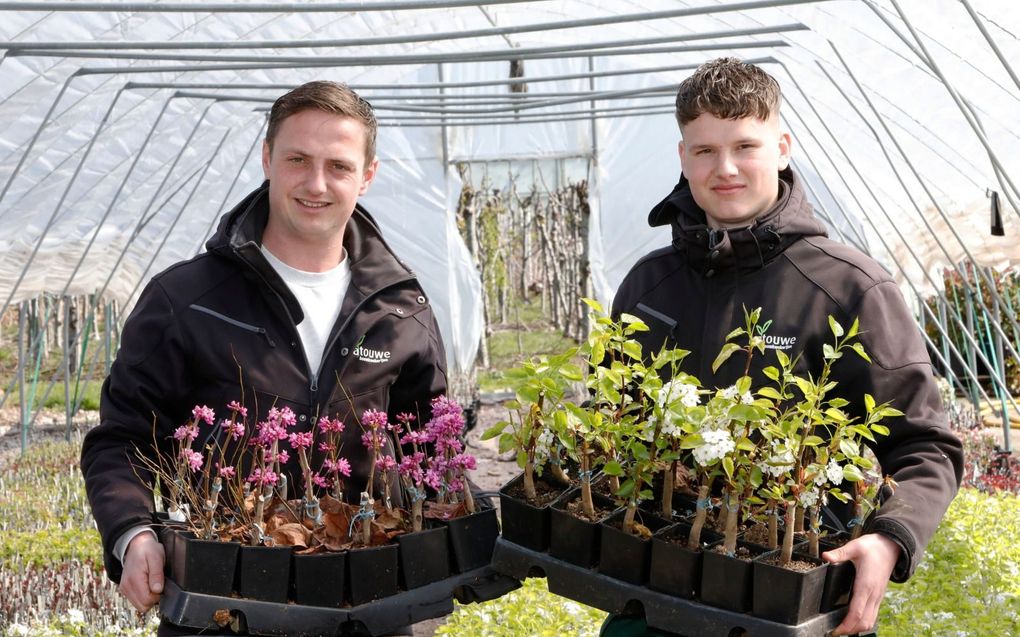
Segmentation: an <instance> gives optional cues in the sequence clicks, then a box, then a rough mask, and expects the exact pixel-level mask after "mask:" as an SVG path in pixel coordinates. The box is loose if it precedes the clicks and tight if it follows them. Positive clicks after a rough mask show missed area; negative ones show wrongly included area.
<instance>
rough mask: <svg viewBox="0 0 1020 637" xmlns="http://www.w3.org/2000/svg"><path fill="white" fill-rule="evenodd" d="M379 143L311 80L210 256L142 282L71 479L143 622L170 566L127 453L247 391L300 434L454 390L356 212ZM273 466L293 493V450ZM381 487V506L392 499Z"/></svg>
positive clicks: (425, 312)
mask: <svg viewBox="0 0 1020 637" xmlns="http://www.w3.org/2000/svg"><path fill="white" fill-rule="evenodd" d="M375 137H376V121H375V116H374V115H373V113H372V108H371V106H370V105H369V104H368V103H367V102H366V101H365V100H363V99H361V98H360V97H359V96H358V95H357V94H356V93H355V92H354V91H352V90H350V89H349V88H348V87H346V86H344V85H341V84H336V83H333V82H309V83H308V84H305V85H302V86H299V87H297V88H296V89H294V90H293V91H291V92H289V93H287V94H286V95H284V96H282V97H280V98H279V99H278V100H277V101H276V103H275V104H274V105H273V108H272V110H271V112H270V118H269V127H268V130H267V135H266V139H265V142H264V143H263V147H262V167H263V170H264V173H265V177H266V180H267V181H266V182H264V183H263V184H262V185H261V186H260V187H259V188H257V189H256V190H255V191H253V192H252V193H250V194H249V195H248V196H247V197H245V199H244V200H242V201H241V202H240V203H239V204H238V205H237V206H236V207H235V208H234V209H233V210H231V211H230V212H228V213H227V214H225V215H224V216H223V218H222V219H221V221H220V225H219V228H218V229H217V231H216V233H215V235H214V236H213V237H212V238H211V239H210V240H209V241H208V242H207V243H206V252H204V253H202V254H200V255H198V256H196V257H195V258H193V259H191V260H189V261H185V262H183V263H178V264H176V265H174V266H171V267H170V268H168V269H167V270H165V271H164V272H162V273H160V274H157V275H156V276H154V277H153V278H152V280H151V281H150V282H149V284H148V285H147V286H146V288H145V290H144V291H143V292H142V294H141V296H140V298H139V300H138V303H137V304H136V306H135V308H134V310H133V311H132V313H131V315H130V316H129V317H128V319H127V322H126V323H125V325H124V330H123V334H122V338H121V344H120V351H119V352H118V354H117V359H116V360H115V361H114V363H113V366H112V368H111V370H110V375H109V377H108V378H107V380H106V383H105V384H104V386H103V394H102V401H101V406H100V418H101V422H100V425H99V426H98V427H96V428H95V429H93V430H92V431H90V432H89V434H88V435H87V436H86V439H85V442H84V445H83V448H82V461H81V467H82V472H83V474H84V476H85V486H86V490H87V492H88V496H89V501H90V503H91V505H92V510H93V513H94V515H95V518H96V522H97V525H98V527H99V531H100V533H101V535H102V540H103V547H104V551H105V555H104V559H105V563H106V569H107V573H108V574H109V576H110V577H111V579H113V580H114V581H116V582H119V584H120V591H121V593H122V594H123V595H124V596H125V597H126V598H127V599H128V600H129V601H130V602H131V604H132V605H133V606H134V607H135V608H137V609H138V610H140V611H144V610H147V609H149V608H151V607H152V606H153V605H154V604H155V603H156V602H157V601H158V600H159V598H160V595H161V593H162V590H163V565H164V559H165V558H164V553H163V547H162V546H161V545H160V544H159V541H158V540H157V538H156V535H155V533H153V532H152V528H151V523H152V511H153V496H152V492H151V490H150V487H149V486H148V485H147V484H146V482H150V483H151V478H152V477H151V476H149V475H146V474H144V473H143V474H142V475H138V474H136V470H137V469H136V468H135V467H134V465H137V464H138V463H137V462H136V461H135V459H134V454H135V449H136V448H137V449H140V450H146V451H150V452H152V453H160V454H163V455H164V456H167V455H170V454H172V450H171V448H170V445H171V443H172V438H171V434H172V432H173V430H174V428H175V427H177V426H179V425H181V424H183V423H184V422H185V421H186V420H187V418H188V415H189V414H190V412H191V409H192V407H194V406H195V405H202V404H204V405H209V406H213V407H214V408H218V409H224V408H225V407H226V405H227V403H228V402H229V401H232V400H241V398H242V392H243V397H244V398H245V401H246V406H247V408H248V410H249V413H251V414H252V416H253V418H252V422H255V421H258V420H262V419H264V412H265V410H266V409H268V408H269V407H270V406H275V407H277V408H280V409H282V408H283V407H285V406H286V407H289V408H290V409H291V410H292V411H293V412H294V413H295V414H297V420H298V424H297V429H298V430H302V431H304V430H308V429H310V428H311V427H312V426H313V423H315V422H317V421H318V418H319V416H326V415H328V416H330V417H333V418H337V417H338V418H340V419H341V420H346V421H348V422H349V423H352V424H353V423H354V422H355V421H354V418H353V417H354V415H355V413H357V414H360V413H363V412H364V411H365V410H367V409H376V410H380V411H383V412H387V413H389V414H390V419H391V421H392V420H393V419H394V418H395V416H396V414H398V413H401V412H407V413H412V414H413V413H427V410H428V405H429V401H430V400H431V399H432V398H433V397H435V396H436V395H438V394H441V393H444V392H445V390H446V385H447V381H446V359H445V354H444V350H443V344H442V341H441V338H440V334H439V329H438V326H437V325H436V320H435V317H434V316H433V313H432V309H431V306H430V305H429V302H428V299H427V298H426V296H425V293H424V291H423V290H422V288H421V285H420V284H419V282H418V280H417V279H416V278H415V275H414V274H413V273H412V272H411V271H410V270H409V269H408V268H407V266H405V265H404V264H403V263H402V262H401V261H400V260H399V258H398V257H397V256H396V255H395V254H393V252H392V251H391V250H390V248H389V246H387V244H386V242H385V241H384V240H383V238H382V235H381V233H380V231H379V228H378V227H377V226H376V224H375V222H374V221H373V219H372V218H371V216H369V214H368V212H367V211H365V209H364V208H362V207H361V206H360V205H359V204H358V197H360V196H361V195H363V194H365V192H366V191H367V190H368V187H369V186H370V185H371V183H372V180H373V179H374V178H375V175H376V171H377V170H378V166H379V164H378V160H377V159H376V157H375ZM362 351H373V352H380V353H383V354H385V355H384V356H375V357H369V358H366V357H365V356H363V355H361V354H360V353H359V352H362ZM239 369H240V373H241V376H242V379H241V384H239V382H238V370H239ZM242 385H243V386H242ZM216 406H219V407H216ZM256 406H257V407H258V408H259V409H261V410H262V411H261V412H259V413H256ZM355 410H356V411H355ZM153 427H155V431H153ZM360 434H361V432H360V431H359V430H358V427H356V426H348V427H347V428H346V430H345V432H344V436H345V437H346V443H347V444H346V445H345V446H344V455H345V456H346V457H347V459H348V460H349V461H350V463H351V466H352V475H351V477H350V478H349V481H348V484H347V486H348V489H347V491H346V493H347V494H348V495H349V496H350V497H356V496H357V494H359V493H360V492H361V491H362V490H363V489H364V487H365V483H366V482H367V478H368V476H369V468H370V463H371V460H370V457H369V455H368V452H367V451H366V450H365V449H364V447H363V446H362V444H361V442H360ZM153 440H155V441H156V443H157V444H158V445H159V449H158V451H156V450H152V449H151V447H152V443H153ZM384 451H385V450H384ZM392 452H393V451H392V449H390V450H389V451H388V453H391V454H392ZM283 468H284V472H285V473H286V474H287V476H288V478H289V480H288V485H289V487H290V489H291V491H292V493H291V497H297V494H296V490H297V489H300V487H301V471H300V467H299V466H298V454H293V457H291V458H290V460H289V461H288V462H287V463H286V464H285V465H284V467H283ZM376 479H377V481H378V484H377V485H376V492H377V493H379V492H381V491H382V490H384V489H387V488H388V489H391V494H393V495H394V497H397V498H398V497H399V494H398V492H397V491H396V490H395V488H396V485H395V484H394V483H392V482H391V483H386V482H384V481H383V480H382V479H380V474H379V473H377V474H376ZM174 630H175V627H171V626H168V625H166V624H165V623H164V625H162V626H161V629H160V633H161V634H172V633H173V631H174ZM191 632H193V631H191ZM402 634H410V632H409V631H405V632H404V633H402Z"/></svg>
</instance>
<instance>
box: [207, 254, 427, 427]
mask: <svg viewBox="0 0 1020 637" xmlns="http://www.w3.org/2000/svg"><path fill="white" fill-rule="evenodd" d="M235 254H237V256H238V257H239V258H240V259H241V260H242V261H243V262H245V263H246V264H248V267H250V268H251V269H252V270H254V272H255V274H257V275H258V277H259V278H260V279H262V282H263V283H264V284H265V285H266V287H267V288H268V289H269V290H270V291H271V292H272V293H273V295H274V296H275V297H276V299H277V300H278V301H279V302H280V305H281V306H283V311H284V312H285V313H286V314H287V318H288V319H290V324H291V327H293V328H294V331H295V336H296V337H297V339H298V341H300V340H301V335H300V334H298V333H297V324H296V323H295V322H294V317H293V316H292V315H291V313H290V308H288V307H287V302H286V301H285V300H284V299H283V297H282V296H281V295H280V292H279V291H277V289H276V288H274V287H273V286H272V285H270V283H269V281H267V280H266V277H265V276H263V275H262V272H260V271H259V269H258V268H257V267H255V265H254V264H252V263H251V262H250V261H249V260H248V259H247V258H245V256H244V255H242V254H240V253H239V251H235ZM413 280H414V277H413V276H409V277H405V278H403V279H399V280H397V281H394V282H392V283H390V284H389V285H387V286H385V287H381V288H379V289H377V290H374V291H373V292H372V293H371V294H369V295H367V296H366V297H365V298H363V299H362V300H361V302H360V303H358V304H357V305H356V306H354V309H353V310H352V311H351V313H350V314H349V315H348V316H347V318H346V319H345V320H344V322H343V324H341V326H340V329H339V330H337V331H336V335H335V336H334V337H333V338H332V339H330V341H329V342H328V343H326V347H325V348H324V349H323V350H322V361H321V362H320V363H319V369H318V370H312V367H311V365H309V364H308V357H307V356H305V353H304V347H302V348H301V356H302V357H303V358H304V359H305V368H307V369H308V375H309V378H310V383H311V384H310V385H309V387H308V390H309V392H310V394H311V396H310V398H311V400H310V401H309V403H308V405H309V408H311V407H313V406H316V405H318V393H319V373H320V372H321V371H322V364H323V362H325V361H326V353H327V352H329V351H330V350H331V349H333V346H334V345H336V340H337V339H338V338H340V335H341V334H343V332H344V330H345V329H347V324H348V323H350V322H351V319H352V318H354V316H355V315H356V314H357V313H358V311H359V310H360V309H361V306H362V305H364V304H365V303H367V302H368V300H369V299H371V298H373V297H375V296H376V295H377V294H379V293H381V292H384V291H386V290H388V289H390V288H391V287H394V286H396V285H398V284H400V283H406V282H408V281H413ZM224 318H226V317H224ZM348 361H350V357H349V356H348V357H347V358H346V359H345V360H344V363H343V367H341V368H340V375H341V376H342V375H343V372H344V370H345V369H347V363H348Z"/></svg>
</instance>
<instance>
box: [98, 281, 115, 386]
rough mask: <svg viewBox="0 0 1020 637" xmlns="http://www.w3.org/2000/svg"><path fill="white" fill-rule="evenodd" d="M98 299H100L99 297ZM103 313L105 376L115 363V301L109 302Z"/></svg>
mask: <svg viewBox="0 0 1020 637" xmlns="http://www.w3.org/2000/svg"><path fill="white" fill-rule="evenodd" d="M97 298H98V297H97ZM104 306H105V308H106V309H105V311H104V312H103V376H106V375H108V374H109V373H110V365H111V364H112V363H113V301H107V302H106V303H105V304H104Z"/></svg>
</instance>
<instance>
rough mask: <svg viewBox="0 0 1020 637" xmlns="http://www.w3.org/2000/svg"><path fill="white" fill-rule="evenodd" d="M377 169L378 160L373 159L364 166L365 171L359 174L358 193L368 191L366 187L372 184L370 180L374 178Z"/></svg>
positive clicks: (361, 193)
mask: <svg viewBox="0 0 1020 637" xmlns="http://www.w3.org/2000/svg"><path fill="white" fill-rule="evenodd" d="M377 170H379V160H378V159H373V160H372V163H370V164H369V165H368V166H365V171H364V172H363V173H362V174H361V188H360V189H359V190H358V195H359V196H360V195H363V194H365V193H366V192H368V187H369V186H370V185H371V184H372V180H373V179H375V172H376V171H377Z"/></svg>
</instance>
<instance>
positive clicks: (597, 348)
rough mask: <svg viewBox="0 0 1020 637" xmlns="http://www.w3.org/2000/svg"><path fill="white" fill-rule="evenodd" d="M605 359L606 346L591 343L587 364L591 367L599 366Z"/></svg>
mask: <svg viewBox="0 0 1020 637" xmlns="http://www.w3.org/2000/svg"><path fill="white" fill-rule="evenodd" d="M605 358H606V346H605V345H603V344H602V342H601V341H596V342H595V343H592V346H591V354H590V355H589V356H588V362H589V363H591V365H592V366H597V365H601V364H602V361H604V360H605Z"/></svg>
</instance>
